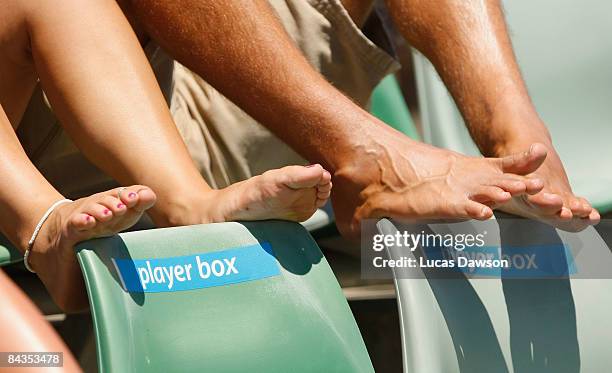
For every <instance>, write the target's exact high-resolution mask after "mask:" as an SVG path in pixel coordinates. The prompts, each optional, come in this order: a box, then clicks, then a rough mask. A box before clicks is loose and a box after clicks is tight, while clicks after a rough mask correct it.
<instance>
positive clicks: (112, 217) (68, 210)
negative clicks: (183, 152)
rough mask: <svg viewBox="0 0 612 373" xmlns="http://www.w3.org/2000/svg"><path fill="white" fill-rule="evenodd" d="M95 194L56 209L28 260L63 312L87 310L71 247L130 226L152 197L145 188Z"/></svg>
mask: <svg viewBox="0 0 612 373" xmlns="http://www.w3.org/2000/svg"><path fill="white" fill-rule="evenodd" d="M118 191H119V189H113V190H110V191H106V192H102V193H97V194H94V195H91V196H89V197H86V198H81V199H78V200H76V201H74V202H71V203H67V204H64V205H60V206H59V207H57V209H56V210H55V211H53V213H52V214H51V215H50V216H49V218H48V220H47V221H46V222H45V224H44V225H43V226H42V229H41V230H40V233H39V235H38V237H37V238H36V241H35V242H34V246H33V247H32V252H31V254H30V257H29V263H30V266H31V267H32V268H33V269H34V270H35V271H36V273H37V274H38V276H39V277H40V279H41V280H42V282H43V283H44V284H45V286H46V288H47V290H48V291H49V293H50V294H51V297H52V298H53V299H54V301H55V302H56V303H57V305H58V306H60V307H61V308H62V309H63V310H65V311H67V312H69V311H77V310H80V309H83V308H86V307H87V294H86V293H85V288H84V283H83V278H82V276H81V270H80V269H79V265H78V263H77V260H76V255H75V252H74V246H75V245H76V244H77V243H79V242H81V241H85V240H88V239H90V238H95V237H104V236H110V235H113V234H115V233H118V232H120V231H122V230H124V229H127V228H129V227H131V226H132V225H134V224H135V223H136V222H137V221H138V219H140V217H141V216H142V214H143V212H144V211H145V210H147V209H148V208H150V207H151V206H153V204H154V203H155V200H156V196H155V193H153V191H152V190H151V189H149V188H147V187H145V186H140V185H134V186H130V187H127V188H126V189H124V190H123V191H122V192H121V198H118Z"/></svg>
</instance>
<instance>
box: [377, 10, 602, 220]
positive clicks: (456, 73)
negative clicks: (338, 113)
mask: <svg viewBox="0 0 612 373" xmlns="http://www.w3.org/2000/svg"><path fill="white" fill-rule="evenodd" d="M386 1H387V4H388V6H389V9H390V12H391V15H392V16H393V18H394V20H395V23H396V24H397V25H398V26H399V29H400V31H401V33H402V34H403V35H404V36H405V37H406V38H407V39H408V40H409V41H410V43H411V44H412V45H413V46H415V47H416V48H417V49H419V50H420V51H421V52H422V53H423V54H425V55H426V56H427V57H428V58H429V59H430V60H431V62H432V63H433V64H434V65H435V67H436V69H437V71H438V72H439V73H440V76H441V77H442V79H443V80H444V83H445V84H446V86H447V87H448V88H449V91H450V92H451V94H452V96H453V98H454V99H455V102H457V106H458V107H459V109H460V110H461V113H462V115H463V117H464V118H465V122H466V123H467V125H468V127H469V129H470V132H471V134H472V137H473V138H474V140H475V142H476V144H477V145H478V146H479V147H480V150H481V151H482V153H483V154H484V155H485V156H497V157H499V156H504V155H507V154H511V153H514V152H516V151H520V150H522V149H524V147H525V146H529V144H532V143H534V142H539V143H542V144H544V145H545V146H546V149H547V152H548V156H547V158H546V160H545V161H544V164H543V165H542V167H540V168H539V169H538V170H537V173H538V175H539V177H541V178H542V179H543V180H544V182H545V187H544V189H543V191H542V192H541V193H538V194H536V195H532V196H528V197H520V198H515V199H513V201H512V202H511V203H508V204H506V205H505V206H504V207H503V208H502V209H504V210H507V211H508V212H511V213H515V214H519V215H523V216H527V217H532V218H536V219H542V220H545V221H549V222H551V223H552V224H554V225H557V226H559V227H562V228H565V229H576V230H580V229H583V228H585V227H586V226H588V225H590V224H596V223H597V222H598V221H599V213H598V212H597V210H595V209H593V208H592V207H591V205H590V204H589V202H588V201H586V200H585V199H584V198H581V197H577V196H575V195H574V194H573V192H572V189H571V187H570V185H569V181H568V178H567V175H566V173H565V170H564V168H563V165H562V164H561V160H560V158H559V155H558V154H557V153H556V151H555V149H554V147H553V144H552V140H551V138H550V134H549V133H548V130H547V129H546V126H545V125H544V123H543V122H542V120H541V119H540V118H539V116H538V114H537V112H536V110H535V108H534V106H533V104H532V103H531V100H530V98H529V95H528V93H527V89H526V88H525V84H524V82H523V79H522V77H521V74H520V71H519V69H518V66H517V63H516V60H515V57H514V53H513V51H512V45H511V43H510V39H509V37H508V32H507V30H506V24H505V21H504V17H503V14H502V9H501V5H500V2H499V1H498V0H487V1H462V0H444V1H439V2H437V3H436V6H431V2H430V1H427V0H386ZM572 217H574V218H575V219H572V220H570V219H571V218H572Z"/></svg>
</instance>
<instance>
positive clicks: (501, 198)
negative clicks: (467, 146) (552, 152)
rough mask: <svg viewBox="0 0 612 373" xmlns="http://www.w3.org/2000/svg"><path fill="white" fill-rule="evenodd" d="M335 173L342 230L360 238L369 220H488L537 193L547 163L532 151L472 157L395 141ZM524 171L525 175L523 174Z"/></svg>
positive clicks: (538, 150) (543, 155) (336, 207)
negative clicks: (362, 226) (362, 225)
mask: <svg viewBox="0 0 612 373" xmlns="http://www.w3.org/2000/svg"><path fill="white" fill-rule="evenodd" d="M387 140H388V141H387V142H386V144H385V146H384V147H382V146H381V147H379V148H372V149H370V150H368V151H367V152H364V154H363V156H362V157H360V159H356V160H355V162H354V163H352V164H348V165H347V166H345V167H343V168H341V169H339V170H338V171H337V172H336V173H335V175H334V176H335V179H336V182H335V184H336V191H335V193H334V195H333V196H332V201H333V202H334V211H335V213H336V219H337V223H338V227H339V228H340V231H341V232H342V233H343V234H345V235H348V236H353V237H354V236H355V235H356V234H357V233H358V232H359V231H360V226H359V225H360V222H361V221H362V220H363V219H366V218H380V217H389V218H395V219H400V220H414V219H472V218H473V219H479V220H484V219H488V218H490V217H491V216H492V215H493V211H492V208H495V207H496V206H497V205H499V204H502V203H505V202H508V201H509V200H510V199H511V198H512V196H517V195H522V194H535V193H537V192H539V191H540V190H541V189H542V188H543V186H544V184H543V182H542V181H541V180H540V179H539V178H536V177H531V178H529V177H525V176H522V175H524V174H527V173H533V172H534V171H535V170H536V169H538V167H539V166H540V165H541V164H542V162H543V161H544V159H545V158H546V152H545V151H542V148H540V147H537V146H536V147H532V148H531V150H530V151H523V152H520V153H516V154H513V155H511V156H507V157H503V158H480V157H467V156H464V155H461V154H458V153H455V152H451V151H447V150H443V149H439V148H435V147H432V146H429V145H426V144H422V143H417V142H414V141H412V143H408V144H406V140H405V139H404V140H400V139H399V136H398V139H397V140H389V139H387ZM519 171H520V172H519Z"/></svg>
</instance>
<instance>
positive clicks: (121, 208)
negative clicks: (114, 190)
mask: <svg viewBox="0 0 612 373" xmlns="http://www.w3.org/2000/svg"><path fill="white" fill-rule="evenodd" d="M99 203H100V204H101V205H104V206H105V207H106V208H107V209H109V210H111V212H112V213H113V215H114V216H121V215H123V214H125V213H126V212H127V206H126V205H125V203H123V202H122V201H121V200H120V199H119V198H117V197H113V196H112V195H107V196H105V197H104V198H103V199H102V200H101V201H100V202H99Z"/></svg>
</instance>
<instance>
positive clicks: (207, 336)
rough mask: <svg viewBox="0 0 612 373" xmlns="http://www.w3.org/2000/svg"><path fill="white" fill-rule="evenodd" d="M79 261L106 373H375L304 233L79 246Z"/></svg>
mask: <svg viewBox="0 0 612 373" xmlns="http://www.w3.org/2000/svg"><path fill="white" fill-rule="evenodd" d="M77 257H78V260H79V263H80V264H81V268H82V270H83V274H84V277H85V282H86V286H87V290H88V293H89V299H90V305H91V311H92V315H93V320H94V325H95V332H96V339H97V348H98V363H99V368H100V371H102V372H108V371H131V372H144V371H146V372H177V371H182V372H186V371H193V372H196V371H201V372H244V371H251V372H264V371H265V372H371V371H373V368H372V364H371V362H370V359H369V356H368V353H367V351H366V348H365V345H364V343H363V339H362V337H361V334H360V333H359V330H358V328H357V325H356V323H355V320H354V318H353V316H352V314H351V311H350V309H349V307H348V304H347V302H346V300H345V298H344V296H343V294H342V291H341V289H340V286H339V285H338V283H337V281H336V279H335V277H334V275H333V273H332V271H331V269H330V267H329V265H328V263H327V261H326V260H325V258H324V257H323V255H322V253H321V251H320V250H319V248H318V247H317V245H316V243H315V242H314V240H313V239H312V237H311V236H310V235H309V234H308V232H307V231H306V230H305V229H304V228H303V227H302V226H300V225H299V224H295V223H289V222H280V221H266V222H253V223H247V222H244V223H219V224H207V225H199V226H189V227H179V228H166V229H155V230H148V231H137V232H130V233H122V234H119V235H116V236H113V237H110V238H104V239H96V240H91V241H86V242H83V243H81V244H79V245H78V247H77ZM232 257H233V258H234V259H231V258H232ZM215 258H216V259H215ZM145 263H146V265H145ZM186 263H190V264H191V267H189V269H188V268H187V265H186ZM205 263H208V264H205ZM170 264H173V265H174V268H175V269H174V272H173V269H172V268H173V267H171V266H170ZM178 267H182V268H183V269H181V271H180V273H179V272H177V268H178ZM164 268H165V269H164ZM187 272H190V273H191V278H190V280H188V279H187V277H189V276H187V274H186V273H187ZM172 273H174V275H173V274H172ZM164 276H165V277H164ZM172 276H174V283H173V284H170V277H172ZM207 276H208V277H207ZM191 280H193V281H191ZM196 280H197V281H196ZM181 281H182V282H181ZM125 289H131V290H130V291H126V290H125Z"/></svg>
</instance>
